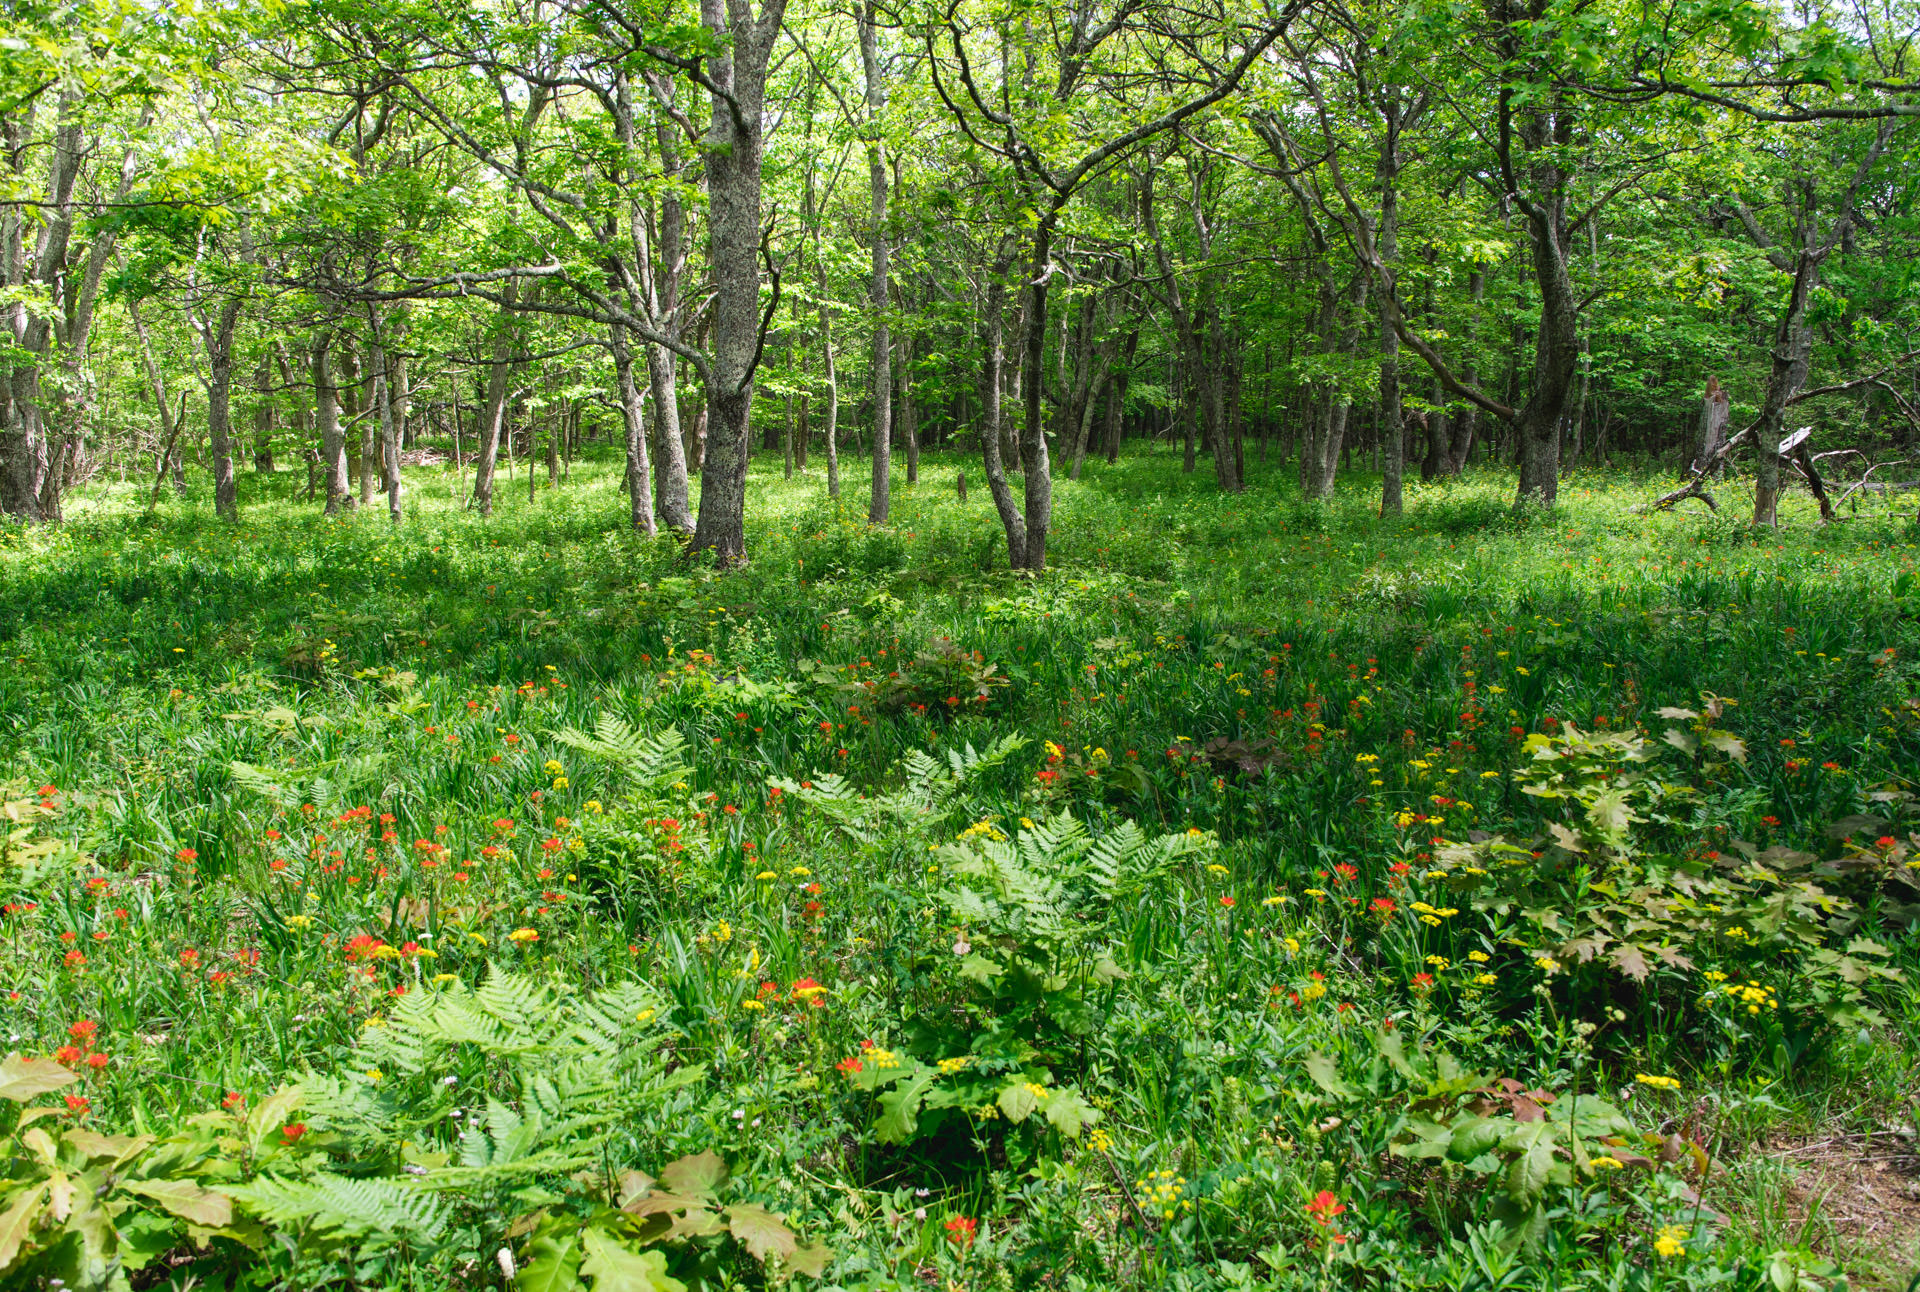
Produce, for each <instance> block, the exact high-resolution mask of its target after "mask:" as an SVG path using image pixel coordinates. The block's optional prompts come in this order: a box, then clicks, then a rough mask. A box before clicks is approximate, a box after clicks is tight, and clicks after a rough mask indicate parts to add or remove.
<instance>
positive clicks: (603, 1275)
mask: <svg viewBox="0 0 1920 1292" xmlns="http://www.w3.org/2000/svg"><path fill="white" fill-rule="evenodd" d="M669 1169H671V1168H669ZM583 1242H584V1244H585V1247H586V1252H587V1256H586V1259H585V1260H584V1261H582V1262H581V1263H580V1273H581V1274H582V1275H584V1276H585V1277H587V1278H590V1279H592V1280H593V1292H686V1288H687V1285H686V1284H684V1283H682V1282H681V1281H680V1280H679V1279H676V1278H674V1277H673V1276H671V1275H670V1274H668V1273H667V1254H666V1253H665V1252H662V1251H658V1250H654V1251H647V1252H636V1251H634V1250H633V1249H632V1248H630V1247H627V1246H625V1245H624V1244H622V1243H621V1242H620V1241H619V1240H618V1239H616V1238H614V1237H613V1236H612V1235H610V1234H608V1233H606V1232H605V1231H604V1230H601V1229H598V1228H592V1229H588V1230H587V1231H586V1234H585V1235H584V1238H583Z"/></svg>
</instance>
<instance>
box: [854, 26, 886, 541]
mask: <svg viewBox="0 0 1920 1292" xmlns="http://www.w3.org/2000/svg"><path fill="white" fill-rule="evenodd" d="M874 8H875V5H874V0H867V2H866V3H865V4H864V5H862V6H861V8H860V10H859V15H858V16H859V24H860V62H861V64H862V65H863V67H864V68H865V70H866V78H867V131H868V135H867V182H868V186H869V187H870V189H871V190H872V198H873V227H872V233H871V237H872V240H873V245H872V252H873V269H872V273H871V276H870V278H869V280H868V300H869V301H870V303H871V304H872V307H873V499H872V501H871V502H870V503H869V504H868V507H867V520H868V522H869V523H870V524H874V525H884V524H885V523H886V520H887V510H888V508H889V506H890V505H891V503H892V498H891V495H890V491H889V486H890V478H891V474H892V471H893V342H892V340H891V338H890V337H889V336H888V334H887V305H888V301H887V270H888V267H889V266H888V259H889V254H890V249H889V246H888V239H887V167H886V157H885V153H884V151H883V149H882V147H881V142H880V114H881V112H883V111H884V110H885V109H886V105H887V88H886V82H885V81H884V79H883V78H882V76H881V70H880V53H879V32H878V30H877V28H876V25H875V21H874Z"/></svg>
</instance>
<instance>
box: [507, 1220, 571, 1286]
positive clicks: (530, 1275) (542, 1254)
mask: <svg viewBox="0 0 1920 1292" xmlns="http://www.w3.org/2000/svg"><path fill="white" fill-rule="evenodd" d="M527 1250H528V1255H527V1263H526V1264H525V1265H523V1266H521V1267H520V1272H519V1273H518V1274H516V1275H514V1279H513V1286H514V1288H515V1289H516V1292H573V1290H574V1289H575V1288H577V1287H579V1286H580V1258H581V1256H582V1255H583V1253H582V1252H581V1249H580V1235H579V1234H578V1233H555V1234H541V1235H539V1236H538V1237H536V1238H535V1239H534V1240H533V1241H532V1242H531V1243H529V1244H528V1245H527Z"/></svg>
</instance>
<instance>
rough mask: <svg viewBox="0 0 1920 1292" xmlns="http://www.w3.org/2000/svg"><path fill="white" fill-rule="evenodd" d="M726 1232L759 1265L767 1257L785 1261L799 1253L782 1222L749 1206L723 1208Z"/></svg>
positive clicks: (771, 1214)
mask: <svg viewBox="0 0 1920 1292" xmlns="http://www.w3.org/2000/svg"><path fill="white" fill-rule="evenodd" d="M727 1229H728V1231H729V1232H730V1233H732V1235H733V1236H734V1238H736V1239H738V1240H739V1242H740V1245H741V1246H743V1247H745V1248H746V1249H747V1250H748V1251H749V1252H751V1253H753V1256H754V1259H756V1260H759V1261H765V1260H766V1259H767V1258H768V1257H769V1256H778V1257H780V1258H781V1259H782V1260H785V1259H787V1258H789V1257H791V1256H792V1255H793V1254H794V1252H795V1251H797V1250H799V1246H800V1245H799V1243H798V1242H797V1241H796V1240H795V1238H794V1236H793V1231H792V1230H791V1229H788V1228H787V1224H786V1221H784V1220H783V1219H781V1218H780V1217H779V1216H776V1215H774V1214H773V1213H772V1212H771V1211H768V1210H767V1209H766V1208H765V1207H757V1206H755V1205H754V1204H752V1203H750V1202H743V1203H740V1204H739V1205H737V1206H732V1207H728V1208H727Z"/></svg>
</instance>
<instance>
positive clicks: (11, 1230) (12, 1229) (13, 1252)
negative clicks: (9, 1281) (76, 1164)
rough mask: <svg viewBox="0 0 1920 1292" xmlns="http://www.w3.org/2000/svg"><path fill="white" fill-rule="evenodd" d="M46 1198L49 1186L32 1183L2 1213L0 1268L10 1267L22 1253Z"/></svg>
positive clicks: (0, 1218)
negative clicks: (21, 1249) (22, 1248)
mask: <svg viewBox="0 0 1920 1292" xmlns="http://www.w3.org/2000/svg"><path fill="white" fill-rule="evenodd" d="M46 1198H47V1186H46V1185H44V1184H37V1183H36V1184H32V1185H29V1186H28V1187H26V1188H24V1189H22V1190H21V1191H20V1193H19V1195H18V1196H17V1197H15V1198H14V1200H13V1205H11V1206H9V1207H8V1208H7V1209H6V1211H5V1212H4V1213H0V1270H5V1269H7V1268H8V1267H10V1266H11V1265H12V1264H13V1261H14V1258H15V1257H16V1256H18V1255H19V1254H20V1248H21V1247H22V1246H24V1245H25V1243H26V1241H27V1235H28V1234H29V1233H31V1232H32V1231H33V1222H34V1221H36V1220H38V1219H39V1218H40V1211H41V1208H42V1207H44V1206H45V1205H46Z"/></svg>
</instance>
